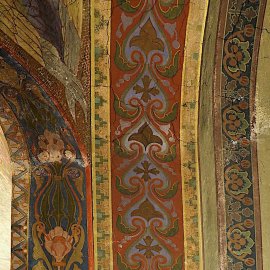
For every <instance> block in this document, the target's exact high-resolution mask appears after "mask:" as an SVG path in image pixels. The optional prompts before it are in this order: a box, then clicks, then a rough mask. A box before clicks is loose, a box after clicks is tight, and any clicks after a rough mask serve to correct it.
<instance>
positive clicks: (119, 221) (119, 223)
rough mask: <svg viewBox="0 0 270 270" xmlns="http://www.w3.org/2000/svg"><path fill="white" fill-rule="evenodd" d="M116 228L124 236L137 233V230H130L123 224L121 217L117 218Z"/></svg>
mask: <svg viewBox="0 0 270 270" xmlns="http://www.w3.org/2000/svg"><path fill="white" fill-rule="evenodd" d="M116 227H117V229H118V230H119V231H120V232H122V233H124V234H131V233H134V232H135V231H136V229H135V230H134V229H130V228H129V227H128V226H126V225H125V224H123V221H122V217H121V216H120V215H118V217H117V220H116Z"/></svg>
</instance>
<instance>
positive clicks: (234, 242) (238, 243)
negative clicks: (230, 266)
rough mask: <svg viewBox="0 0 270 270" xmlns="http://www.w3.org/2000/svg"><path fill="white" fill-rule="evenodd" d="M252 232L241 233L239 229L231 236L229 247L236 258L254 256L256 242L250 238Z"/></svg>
mask: <svg viewBox="0 0 270 270" xmlns="http://www.w3.org/2000/svg"><path fill="white" fill-rule="evenodd" d="M250 235H251V232H250V231H244V232H243V231H241V230H239V229H234V230H233V231H232V232H231V235H230V242H229V247H230V249H231V252H232V253H233V254H235V255H236V256H241V255H243V254H252V250H251V249H252V247H253V246H254V241H253V240H252V239H251V237H250Z"/></svg>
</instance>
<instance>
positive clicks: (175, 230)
mask: <svg viewBox="0 0 270 270" xmlns="http://www.w3.org/2000/svg"><path fill="white" fill-rule="evenodd" d="M157 231H158V232H159V233H160V234H162V235H163V236H165V237H173V236H175V235H176V234H177V233H178V232H179V221H178V219H176V220H175V221H174V223H173V227H172V228H170V229H168V230H167V231H166V232H162V231H160V230H159V229H157Z"/></svg>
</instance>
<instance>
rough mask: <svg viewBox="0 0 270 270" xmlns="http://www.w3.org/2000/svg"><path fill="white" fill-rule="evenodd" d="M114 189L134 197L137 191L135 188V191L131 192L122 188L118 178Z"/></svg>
mask: <svg viewBox="0 0 270 270" xmlns="http://www.w3.org/2000/svg"><path fill="white" fill-rule="evenodd" d="M116 188H117V190H118V191H119V192H120V193H122V194H124V195H134V194H136V193H137V192H138V191H139V188H138V187H137V188H136V189H135V190H133V191H131V190H129V189H128V188H126V187H124V186H123V185H122V183H121V179H120V177H118V176H116Z"/></svg>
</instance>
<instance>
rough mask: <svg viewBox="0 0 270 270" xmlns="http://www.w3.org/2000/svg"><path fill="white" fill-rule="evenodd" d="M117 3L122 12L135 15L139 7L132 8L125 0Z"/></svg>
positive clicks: (119, 0)
mask: <svg viewBox="0 0 270 270" xmlns="http://www.w3.org/2000/svg"><path fill="white" fill-rule="evenodd" d="M117 3H118V6H119V7H120V8H121V9H122V10H124V11H125V12H128V13H135V12H136V11H137V10H138V9H139V7H140V5H139V6H137V7H132V6H131V5H130V3H129V2H127V0H117Z"/></svg>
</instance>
